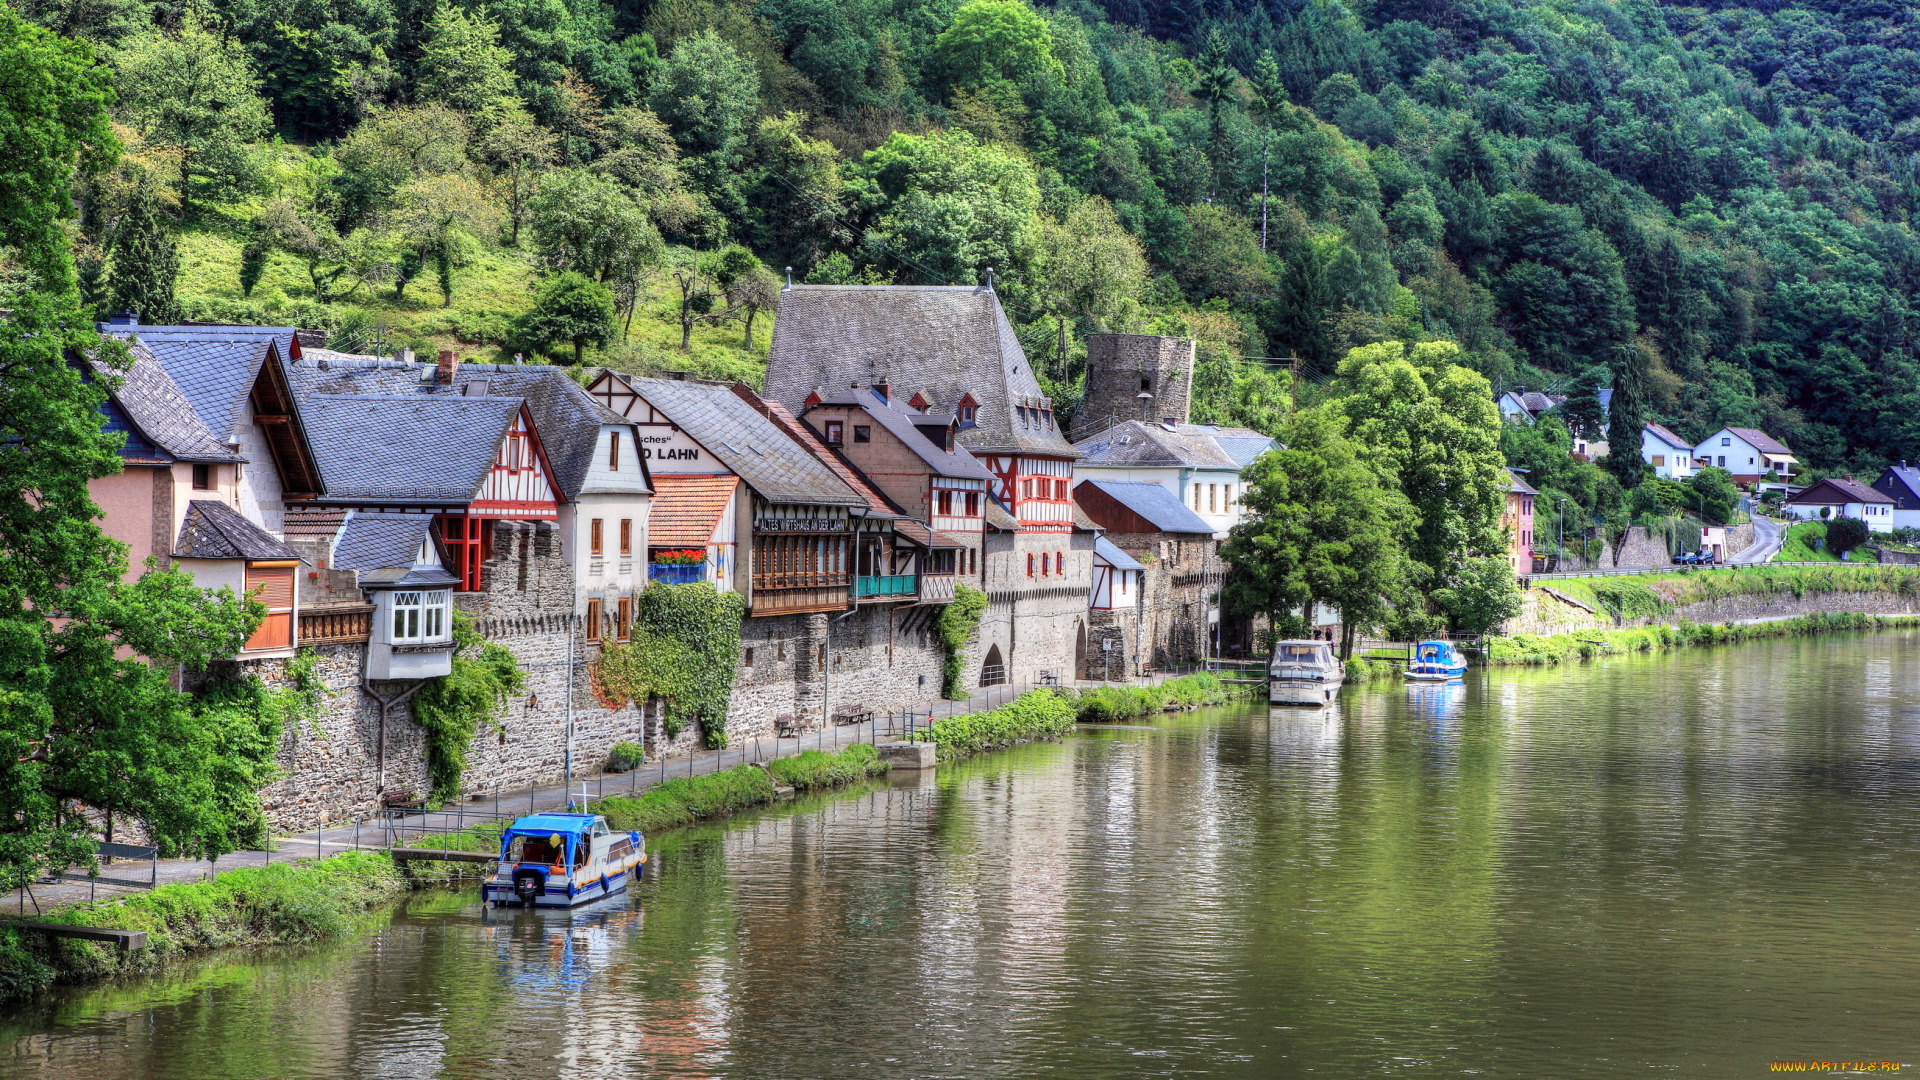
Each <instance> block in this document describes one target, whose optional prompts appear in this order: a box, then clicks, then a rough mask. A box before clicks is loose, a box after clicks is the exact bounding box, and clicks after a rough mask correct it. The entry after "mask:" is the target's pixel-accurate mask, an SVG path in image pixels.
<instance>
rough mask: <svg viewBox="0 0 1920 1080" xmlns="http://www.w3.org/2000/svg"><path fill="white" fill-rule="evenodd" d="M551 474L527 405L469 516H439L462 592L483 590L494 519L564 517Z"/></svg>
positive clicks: (516, 418) (502, 444) (515, 420)
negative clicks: (482, 579)
mask: <svg viewBox="0 0 1920 1080" xmlns="http://www.w3.org/2000/svg"><path fill="white" fill-rule="evenodd" d="M552 475H553V470H552V468H551V466H549V465H548V463H547V453H546V449H545V447H543V446H542V445H541V443H540V433H539V432H538V431H537V430H535V429H534V426H533V418H532V416H531V415H530V414H529V413H528V412H527V408H526V406H524V405H522V406H521V407H520V411H519V413H518V414H516V415H515V416H514V418H513V426H512V427H510V428H508V429H507V433H506V435H505V436H504V437H502V438H501V440H500V448H499V451H498V453H497V454H496V455H495V457H494V459H493V467H492V468H491V469H489V470H487V478H486V479H485V480H483V481H482V482H481V484H480V490H479V492H477V493H476V494H475V496H474V499H473V501H472V502H471V503H469V504H467V509H466V512H465V513H453V514H441V515H439V524H440V539H441V540H443V541H445V542H446V545H447V553H448V554H449V555H451V556H452V557H453V560H454V565H455V567H456V568H457V570H456V572H457V573H458V574H459V575H460V591H462V592H479V591H480V588H481V579H480V568H481V567H483V566H485V565H486V563H487V560H488V559H490V558H492V556H493V523H494V522H495V521H500V520H507V521H553V520H555V519H557V518H558V517H559V516H560V496H559V494H558V491H557V489H556V488H555V487H554V486H553V483H552V481H551V477H552Z"/></svg>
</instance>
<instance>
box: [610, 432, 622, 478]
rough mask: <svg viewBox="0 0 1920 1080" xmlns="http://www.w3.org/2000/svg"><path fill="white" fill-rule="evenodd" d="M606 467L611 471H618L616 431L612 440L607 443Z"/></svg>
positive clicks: (618, 441) (618, 440) (618, 444)
mask: <svg viewBox="0 0 1920 1080" xmlns="http://www.w3.org/2000/svg"><path fill="white" fill-rule="evenodd" d="M607 468H608V469H609V470H611V471H613V472H619V471H620V433H619V432H617V431H616V432H614V433H613V441H612V442H610V443H609V444H608V445H607Z"/></svg>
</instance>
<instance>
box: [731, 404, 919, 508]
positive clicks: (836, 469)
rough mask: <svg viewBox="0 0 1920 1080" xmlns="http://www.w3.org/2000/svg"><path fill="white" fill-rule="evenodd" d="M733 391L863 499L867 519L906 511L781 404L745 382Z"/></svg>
mask: <svg viewBox="0 0 1920 1080" xmlns="http://www.w3.org/2000/svg"><path fill="white" fill-rule="evenodd" d="M733 392H734V393H735V394H736V395H738V396H739V397H740V400H742V401H744V402H746V403H747V404H748V405H751V406H753V407H754V409H755V410H756V411H758V412H760V414H761V415H762V416H765V417H766V418H767V419H768V420H770V421H772V423H773V426H774V427H777V428H779V429H780V431H781V432H782V433H783V434H785V435H786V436H787V437H788V438H790V439H792V440H793V441H794V442H796V443H799V444H800V445H801V446H804V447H806V449H807V452H808V453H810V454H812V455H813V456H814V457H815V458H817V459H818V460H819V462H820V464H822V465H825V466H826V467H827V468H828V469H829V470H830V471H832V473H833V475H835V476H837V477H839V478H840V482H841V483H843V484H845V485H847V487H848V488H850V489H852V491H853V492H854V494H856V495H858V496H860V497H861V498H862V499H864V500H866V504H867V515H868V516H869V517H875V518H897V517H905V516H906V514H907V512H906V511H905V510H904V509H902V508H901V506H900V504H899V503H896V502H894V501H893V500H892V499H889V498H887V493H886V492H884V491H881V490H880V489H879V488H877V487H875V486H873V481H872V480H869V479H868V478H867V474H866V473H863V472H861V471H860V470H859V469H858V468H856V467H855V466H854V464H853V462H851V461H848V460H847V459H846V456H845V455H843V454H841V453H840V452H839V451H838V450H835V449H834V448H833V447H831V446H828V445H827V444H826V443H824V442H822V441H821V440H820V436H819V435H816V434H815V433H814V430H813V429H812V428H810V427H808V426H807V425H805V424H803V423H801V422H800V420H799V418H798V417H795V416H794V415H793V414H792V413H790V412H788V411H787V407H786V406H785V405H782V404H780V403H779V402H777V401H767V400H766V399H764V398H762V397H761V396H760V395H758V394H756V393H754V392H753V390H752V389H751V388H750V387H748V386H747V385H746V384H745V383H736V384H735V385H734V387H733Z"/></svg>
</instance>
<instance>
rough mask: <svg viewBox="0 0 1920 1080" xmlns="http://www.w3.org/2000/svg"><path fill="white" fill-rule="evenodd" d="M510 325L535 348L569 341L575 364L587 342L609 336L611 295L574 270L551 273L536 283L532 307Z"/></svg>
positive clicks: (542, 349)
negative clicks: (538, 285)
mask: <svg viewBox="0 0 1920 1080" xmlns="http://www.w3.org/2000/svg"><path fill="white" fill-rule="evenodd" d="M513 324H514V325H513V329H514V336H515V337H517V338H518V339H520V340H521V341H524V342H526V343H527V344H528V345H530V346H532V347H533V349H534V350H536V351H539V352H546V351H548V350H550V349H552V348H553V347H554V346H556V345H561V344H571V345H572V346H573V362H574V363H575V364H576V365H577V364H580V363H582V362H583V361H584V360H585V358H586V349H587V346H588V345H589V344H594V345H605V344H606V343H607V341H608V340H609V339H610V338H612V337H613V335H614V332H615V331H614V325H613V294H612V293H610V292H608V291H607V287H606V286H605V285H602V284H600V283H599V282H597V281H594V280H592V279H591V278H588V277H587V276H585V275H584V274H581V273H579V272H577V271H573V270H569V271H567V272H566V273H564V274H555V275H554V276H552V277H550V278H548V279H547V280H545V281H543V282H541V283H540V288H539V289H538V291H536V292H535V293H534V297H533V307H532V308H531V309H530V310H529V311H528V312H527V313H526V314H525V315H521V316H519V317H517V318H516V319H514V321H513Z"/></svg>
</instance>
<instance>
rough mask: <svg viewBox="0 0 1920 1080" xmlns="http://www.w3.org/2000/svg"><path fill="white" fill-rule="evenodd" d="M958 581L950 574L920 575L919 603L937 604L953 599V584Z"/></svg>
mask: <svg viewBox="0 0 1920 1080" xmlns="http://www.w3.org/2000/svg"><path fill="white" fill-rule="evenodd" d="M956 580H958V579H956V578H955V577H954V576H953V575H952V574H921V575H920V602H921V603H928V602H933V603H938V602H940V601H943V600H951V599H953V584H954V582H955V581H956Z"/></svg>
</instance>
